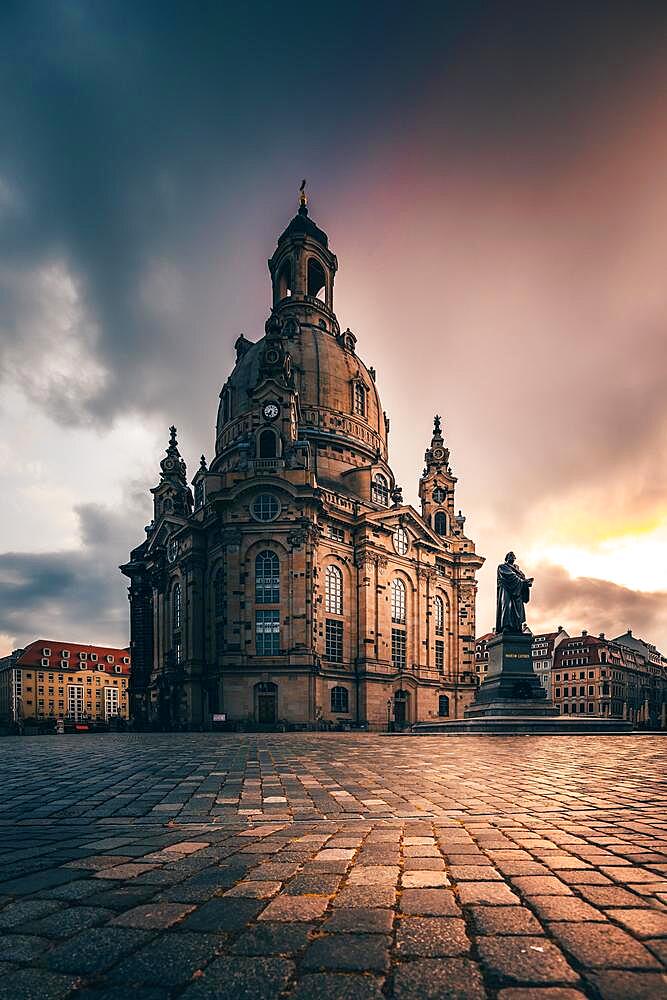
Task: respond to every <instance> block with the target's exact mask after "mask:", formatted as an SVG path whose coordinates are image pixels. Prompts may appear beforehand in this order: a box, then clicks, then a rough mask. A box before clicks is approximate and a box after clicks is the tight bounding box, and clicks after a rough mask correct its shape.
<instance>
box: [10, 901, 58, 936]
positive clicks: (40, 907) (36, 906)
mask: <svg viewBox="0 0 667 1000" xmlns="http://www.w3.org/2000/svg"><path fill="white" fill-rule="evenodd" d="M62 909H64V907H63V904H62V903H58V902H55V901H53V900H46V899H21V900H18V901H17V902H15V903H9V905H8V906H5V907H4V909H2V910H0V930H9V929H11V928H12V927H19V926H20V925H21V924H27V923H28V922H29V921H31V920H37V919H38V918H39V917H44V916H46V915H47V914H48V913H54V912H56V911H57V910H62Z"/></svg>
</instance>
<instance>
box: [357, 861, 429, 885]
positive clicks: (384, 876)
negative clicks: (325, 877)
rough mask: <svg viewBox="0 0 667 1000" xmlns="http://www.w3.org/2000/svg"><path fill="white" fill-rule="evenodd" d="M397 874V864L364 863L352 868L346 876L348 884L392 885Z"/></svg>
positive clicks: (396, 879) (396, 880)
mask: <svg viewBox="0 0 667 1000" xmlns="http://www.w3.org/2000/svg"><path fill="white" fill-rule="evenodd" d="M399 874H400V868H399V867H398V865H366V866H365V867H357V868H353V869H352V871H351V872H350V874H349V877H348V884H349V885H389V886H393V885H396V883H397V882H398V876H399ZM410 877H413V876H410Z"/></svg>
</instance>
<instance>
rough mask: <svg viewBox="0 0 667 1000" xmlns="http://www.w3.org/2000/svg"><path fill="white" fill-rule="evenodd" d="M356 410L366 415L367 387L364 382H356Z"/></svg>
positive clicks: (362, 415) (361, 415)
mask: <svg viewBox="0 0 667 1000" xmlns="http://www.w3.org/2000/svg"><path fill="white" fill-rule="evenodd" d="M354 412H355V413H358V414H359V416H360V417H365V416H366V387H365V386H364V384H363V382H355V383H354Z"/></svg>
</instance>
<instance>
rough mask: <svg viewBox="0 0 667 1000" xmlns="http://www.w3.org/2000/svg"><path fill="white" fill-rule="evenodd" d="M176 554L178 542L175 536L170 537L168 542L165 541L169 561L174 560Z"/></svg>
mask: <svg viewBox="0 0 667 1000" xmlns="http://www.w3.org/2000/svg"><path fill="white" fill-rule="evenodd" d="M177 555H178V542H177V541H176V539H175V538H170V539H169V542H168V543H167V559H168V560H169V562H170V563H173V562H174V561H175V560H176V557H177Z"/></svg>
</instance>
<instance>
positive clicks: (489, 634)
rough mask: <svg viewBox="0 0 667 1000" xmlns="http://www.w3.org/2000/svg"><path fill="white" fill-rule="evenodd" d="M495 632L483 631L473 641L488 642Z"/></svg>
mask: <svg viewBox="0 0 667 1000" xmlns="http://www.w3.org/2000/svg"><path fill="white" fill-rule="evenodd" d="M495 634H496V633H495V632H485V633H484V635H480V636H479V638H477V639H475V642H488V641H489V639H493V637H494V635H495Z"/></svg>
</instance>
